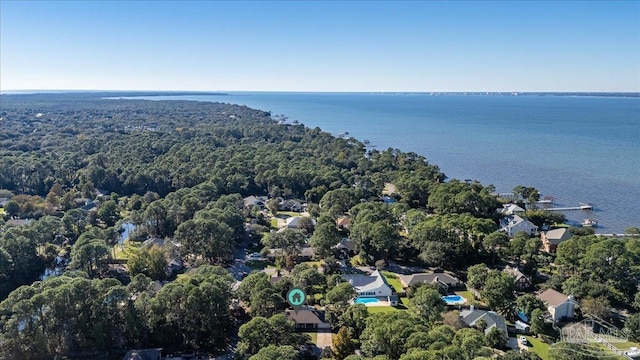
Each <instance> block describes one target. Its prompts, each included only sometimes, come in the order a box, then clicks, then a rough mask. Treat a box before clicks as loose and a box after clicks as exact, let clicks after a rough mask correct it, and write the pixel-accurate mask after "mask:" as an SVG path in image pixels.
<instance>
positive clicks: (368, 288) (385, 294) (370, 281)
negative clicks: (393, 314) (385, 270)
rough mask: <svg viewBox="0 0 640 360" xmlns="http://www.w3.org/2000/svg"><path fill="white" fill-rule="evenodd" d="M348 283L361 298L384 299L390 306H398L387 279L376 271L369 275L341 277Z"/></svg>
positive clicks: (396, 298)
mask: <svg viewBox="0 0 640 360" xmlns="http://www.w3.org/2000/svg"><path fill="white" fill-rule="evenodd" d="M342 278H343V279H345V280H346V281H348V282H349V284H351V285H352V286H353V288H354V290H355V291H356V293H357V294H358V297H361V298H367V297H369V298H384V300H387V301H388V302H389V304H390V305H391V306H396V305H398V297H397V296H396V295H394V294H393V288H392V287H391V285H389V283H387V279H385V277H384V276H382V274H381V273H380V271H378V270H376V271H374V272H373V273H371V275H364V274H357V275H342Z"/></svg>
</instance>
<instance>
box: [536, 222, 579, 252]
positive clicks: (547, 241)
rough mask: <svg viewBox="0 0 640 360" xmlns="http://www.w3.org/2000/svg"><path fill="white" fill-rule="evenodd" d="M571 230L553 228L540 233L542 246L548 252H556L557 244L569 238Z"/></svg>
mask: <svg viewBox="0 0 640 360" xmlns="http://www.w3.org/2000/svg"><path fill="white" fill-rule="evenodd" d="M571 235H572V234H571V232H570V231H569V230H567V229H566V228H560V229H553V230H549V231H545V232H543V233H542V234H540V240H542V248H543V249H544V251H546V252H548V253H554V252H556V249H557V248H558V245H559V244H560V243H561V242H563V241H567V240H569V239H570V238H571Z"/></svg>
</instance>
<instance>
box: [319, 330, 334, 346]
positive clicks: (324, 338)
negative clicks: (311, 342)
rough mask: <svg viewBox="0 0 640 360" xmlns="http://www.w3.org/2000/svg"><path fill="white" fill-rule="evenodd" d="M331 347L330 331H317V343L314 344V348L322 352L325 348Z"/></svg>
mask: <svg viewBox="0 0 640 360" xmlns="http://www.w3.org/2000/svg"><path fill="white" fill-rule="evenodd" d="M332 345H333V342H332V341H331V331H330V330H329V329H322V330H318V341H317V342H316V346H317V347H318V348H319V349H320V350H322V349H324V348H325V347H327V346H328V347H331V346H332Z"/></svg>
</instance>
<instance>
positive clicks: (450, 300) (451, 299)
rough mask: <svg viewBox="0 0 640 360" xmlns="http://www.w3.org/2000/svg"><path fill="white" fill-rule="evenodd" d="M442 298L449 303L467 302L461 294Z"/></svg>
mask: <svg viewBox="0 0 640 360" xmlns="http://www.w3.org/2000/svg"><path fill="white" fill-rule="evenodd" d="M442 300H444V302H446V303H447V305H453V304H462V303H464V302H466V300H465V299H464V298H463V297H462V296H460V295H447V296H443V297H442Z"/></svg>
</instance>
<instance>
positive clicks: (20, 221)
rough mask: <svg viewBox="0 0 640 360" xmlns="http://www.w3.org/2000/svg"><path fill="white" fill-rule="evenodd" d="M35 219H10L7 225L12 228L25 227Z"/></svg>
mask: <svg viewBox="0 0 640 360" xmlns="http://www.w3.org/2000/svg"><path fill="white" fill-rule="evenodd" d="M32 221H33V219H9V220H7V222H6V223H5V224H7V225H11V226H24V225H28V224H29V223H30V222H32Z"/></svg>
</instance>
